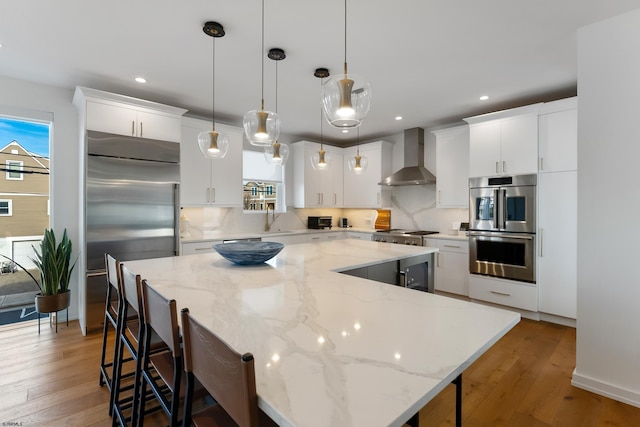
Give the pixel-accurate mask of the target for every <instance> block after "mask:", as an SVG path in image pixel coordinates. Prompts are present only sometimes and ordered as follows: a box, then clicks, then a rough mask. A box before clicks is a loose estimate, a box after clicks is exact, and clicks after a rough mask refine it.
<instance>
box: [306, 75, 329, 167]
mask: <svg viewBox="0 0 640 427" xmlns="http://www.w3.org/2000/svg"><path fill="white" fill-rule="evenodd" d="M313 75H314V76H316V77H318V78H319V79H320V88H322V82H323V80H324V78H325V77H328V76H329V70H328V69H326V68H318V69H316V71H315V72H314V73H313ZM311 166H312V167H313V169H314V170H317V171H319V172H323V171H326V170H329V168H330V167H331V153H328V152H326V151H324V146H323V139H322V107H320V150H318V151H316V152H314V153H313V154H311Z"/></svg>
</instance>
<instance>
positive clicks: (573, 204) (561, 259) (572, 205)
mask: <svg viewBox="0 0 640 427" xmlns="http://www.w3.org/2000/svg"><path fill="white" fill-rule="evenodd" d="M576 193H577V172H575V171H570V172H557V173H543V174H539V175H538V213H539V214H538V224H539V229H538V280H537V283H538V287H539V294H540V311H542V312H544V313H550V314H555V315H558V316H564V317H568V318H572V319H575V318H576V304H577V302H576V298H577V296H576V293H577V270H576V269H577V267H576V262H577V225H576V217H577V194H576Z"/></svg>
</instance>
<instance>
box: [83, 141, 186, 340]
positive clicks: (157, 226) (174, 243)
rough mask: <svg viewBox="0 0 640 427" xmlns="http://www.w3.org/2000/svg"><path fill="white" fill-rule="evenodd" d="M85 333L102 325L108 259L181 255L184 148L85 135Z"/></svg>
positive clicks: (124, 259)
mask: <svg viewBox="0 0 640 427" xmlns="http://www.w3.org/2000/svg"><path fill="white" fill-rule="evenodd" d="M86 144H87V145H86V149H87V151H86V152H87V157H86V170H85V174H86V175H85V218H86V224H85V248H84V251H83V253H84V256H85V257H86V298H87V301H86V303H87V312H86V320H87V322H86V325H87V329H93V328H96V327H99V326H100V324H101V323H102V322H103V320H104V307H105V301H104V298H105V295H106V278H105V277H106V273H105V264H104V254H105V253H109V254H111V255H112V256H113V257H115V258H116V259H118V260H119V261H132V260H138V259H147V258H158V257H169V256H175V255H177V253H178V252H177V248H178V236H179V218H180V212H179V192H178V190H179V182H180V144H178V143H175V142H168V141H157V140H151V139H144V138H134V137H127V136H121V135H113V134H108V133H103V132H94V131H87V133H86Z"/></svg>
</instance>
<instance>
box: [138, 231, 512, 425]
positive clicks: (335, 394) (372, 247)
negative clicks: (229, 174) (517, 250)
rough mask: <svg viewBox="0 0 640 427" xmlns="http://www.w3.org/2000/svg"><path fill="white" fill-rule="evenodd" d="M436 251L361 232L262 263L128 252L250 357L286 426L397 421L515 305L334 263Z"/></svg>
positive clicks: (261, 394)
mask: <svg viewBox="0 0 640 427" xmlns="http://www.w3.org/2000/svg"><path fill="white" fill-rule="evenodd" d="M435 251H437V249H435V248H430V247H414V246H404V245H394V244H388V243H378V242H371V241H361V240H341V241H330V242H321V243H314V244H299V245H292V246H289V247H285V248H284V249H283V251H282V252H280V254H278V255H277V256H276V257H275V258H273V259H271V260H270V261H268V262H267V263H265V264H262V265H258V266H237V265H234V264H232V263H230V262H229V261H227V260H225V259H224V258H222V257H221V256H219V255H218V254H200V255H190V256H182V257H172V258H157V259H151V260H142V261H132V262H127V263H126V264H127V266H128V267H129V268H130V269H131V270H132V271H134V272H136V273H138V274H140V275H141V276H142V277H143V278H144V279H147V280H148V281H149V283H150V285H151V286H153V287H154V288H155V289H157V290H158V291H159V292H160V293H162V294H163V295H165V296H166V297H167V298H173V299H175V300H176V301H177V304H178V308H179V309H181V308H183V307H188V308H189V310H190V312H191V314H192V315H193V316H195V317H196V318H197V319H198V320H199V321H200V322H202V323H203V324H204V325H206V326H207V327H208V328H209V329H210V330H212V331H213V332H215V333H216V334H218V335H219V336H220V337H222V338H223V339H224V340H225V341H227V342H228V343H229V344H230V345H231V346H233V347H234V348H235V349H236V350H237V351H239V352H240V353H245V352H251V353H253V355H254V357H255V369H256V388H257V393H258V404H259V406H260V408H262V410H263V411H265V412H266V413H267V414H268V415H269V416H270V417H271V418H273V419H274V420H275V421H276V422H277V423H278V424H280V425H284V426H331V427H333V426H387V425H391V426H400V425H402V424H403V423H404V422H406V421H407V420H409V419H410V418H411V417H412V416H413V415H414V414H415V413H416V412H417V411H418V410H420V408H422V407H423V406H424V405H425V404H426V403H427V402H429V400H431V399H432V398H433V397H434V396H435V395H436V394H438V393H439V392H440V391H441V390H442V389H443V388H444V387H446V386H447V385H448V384H449V383H451V382H452V381H453V380H454V379H456V378H458V377H459V376H460V374H461V373H462V372H463V371H464V370H465V369H466V368H467V367H468V366H469V365H470V364H471V363H472V362H473V361H475V360H476V359H477V358H478V357H479V356H480V355H481V354H482V353H484V352H485V351H486V350H487V349H488V348H489V347H490V346H491V345H492V344H493V343H495V342H496V341H497V340H498V339H500V338H501V337H502V336H503V335H504V334H506V333H507V331H509V330H510V329H511V328H512V327H513V326H514V325H515V324H517V323H518V321H519V319H520V315H519V314H518V313H513V312H509V311H505V310H501V309H496V308H492V307H486V306H482V305H478V304H474V303H469V302H465V301H460V300H456V299H451V298H446V297H442V296H438V295H433V294H429V293H425V292H419V291H415V290H411V289H405V288H401V287H398V286H393V285H387V284H382V283H378V282H373V281H371V280H366V279H362V278H358V277H352V276H348V275H344V274H340V273H338V272H339V271H344V270H348V269H352V268H358V267H365V266H371V265H375V264H378V263H382V262H387V261H393V260H398V259H403V258H406V257H411V256H415V255H420V254H428V253H433V252H435Z"/></svg>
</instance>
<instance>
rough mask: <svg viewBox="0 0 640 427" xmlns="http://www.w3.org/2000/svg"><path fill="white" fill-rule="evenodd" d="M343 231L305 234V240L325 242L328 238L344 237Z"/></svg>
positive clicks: (339, 238)
mask: <svg viewBox="0 0 640 427" xmlns="http://www.w3.org/2000/svg"><path fill="white" fill-rule="evenodd" d="M345 237H346V236H345V232H344V231H335V232H333V231H332V232H330V233H326V232H325V233H316V234H307V242H308V243H314V242H326V241H328V240H341V239H344V238H345Z"/></svg>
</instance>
